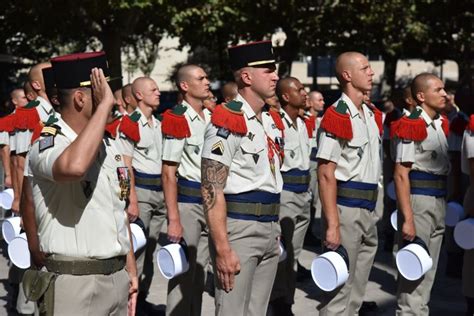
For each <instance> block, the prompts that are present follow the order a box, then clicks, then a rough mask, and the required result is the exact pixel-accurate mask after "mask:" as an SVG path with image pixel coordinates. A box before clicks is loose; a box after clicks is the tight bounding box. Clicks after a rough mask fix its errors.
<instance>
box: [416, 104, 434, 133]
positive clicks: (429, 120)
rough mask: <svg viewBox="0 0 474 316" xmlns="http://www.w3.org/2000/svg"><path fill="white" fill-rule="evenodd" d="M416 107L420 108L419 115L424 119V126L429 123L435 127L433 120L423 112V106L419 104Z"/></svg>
mask: <svg viewBox="0 0 474 316" xmlns="http://www.w3.org/2000/svg"><path fill="white" fill-rule="evenodd" d="M416 108H417V109H420V110H421V114H420V116H421V118H422V119H423V120H424V121H425V123H426V126H429V125H431V126H433V127H434V128H435V129H436V126H435V124H434V120H432V119H431V117H430V116H429V115H428V114H427V113H426V112H425V110H423V108H422V107H421V106H417V107H416Z"/></svg>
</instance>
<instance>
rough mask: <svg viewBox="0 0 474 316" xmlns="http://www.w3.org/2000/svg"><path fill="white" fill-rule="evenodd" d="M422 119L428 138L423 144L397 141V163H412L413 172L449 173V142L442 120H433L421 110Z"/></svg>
mask: <svg viewBox="0 0 474 316" xmlns="http://www.w3.org/2000/svg"><path fill="white" fill-rule="evenodd" d="M417 109H421V110H422V112H421V115H420V117H421V118H422V119H423V120H424V121H425V123H426V126H427V127H426V128H427V132H428V137H426V139H425V140H423V141H421V142H414V141H410V140H403V139H395V143H396V156H395V162H399V163H402V162H411V163H413V165H412V170H416V171H423V172H428V173H432V174H437V175H447V174H448V172H449V157H448V141H447V139H446V136H445V134H444V132H443V128H442V127H441V124H442V123H441V118H438V119H435V120H432V119H431V118H430V117H429V116H428V114H426V112H425V111H424V110H423V109H422V108H421V107H417Z"/></svg>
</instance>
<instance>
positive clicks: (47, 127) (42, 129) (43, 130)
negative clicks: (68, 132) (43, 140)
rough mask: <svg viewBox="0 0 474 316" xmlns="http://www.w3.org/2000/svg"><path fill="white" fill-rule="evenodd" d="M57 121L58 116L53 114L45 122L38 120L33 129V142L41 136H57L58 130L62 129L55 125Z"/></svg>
mask: <svg viewBox="0 0 474 316" xmlns="http://www.w3.org/2000/svg"><path fill="white" fill-rule="evenodd" d="M57 121H58V118H57V117H56V116H54V114H53V115H51V116H50V117H48V120H47V121H46V122H45V123H43V122H41V121H40V122H38V124H37V125H36V127H35V128H34V130H33V135H32V136H31V144H33V143H34V142H35V141H36V140H37V139H39V138H40V136H56V134H57V133H58V131H60V130H61V127H59V126H58V125H55V123H56V122H57Z"/></svg>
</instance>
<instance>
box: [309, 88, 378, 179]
mask: <svg viewBox="0 0 474 316" xmlns="http://www.w3.org/2000/svg"><path fill="white" fill-rule="evenodd" d="M341 99H342V100H344V101H345V102H346V103H347V106H348V109H349V110H348V112H347V113H348V114H349V116H350V120H351V124H352V134H353V138H352V139H351V140H349V141H347V140H344V139H339V138H337V137H335V136H334V135H332V134H330V133H328V132H326V131H325V130H323V129H321V135H320V136H319V140H318V153H317V155H316V157H317V158H318V159H324V160H329V161H332V162H334V163H336V164H337V167H336V172H335V176H336V179H337V180H339V181H349V180H350V181H357V182H364V183H372V184H374V183H378V181H379V177H380V172H381V162H380V146H381V145H380V144H381V137H380V133H379V129H378V127H377V123H376V122H375V114H374V113H373V112H372V110H371V109H369V107H367V105H365V104H363V105H362V110H363V113H364V117H365V120H364V118H363V117H362V116H361V115H360V113H359V110H358V109H357V108H356V106H355V105H354V103H353V102H352V100H351V99H349V97H348V96H347V95H345V94H344V93H343V94H342V96H341V98H340V99H339V100H341ZM339 100H338V101H336V103H335V104H334V105H333V106H336V105H337V103H338V102H339Z"/></svg>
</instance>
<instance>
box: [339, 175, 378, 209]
mask: <svg viewBox="0 0 474 316" xmlns="http://www.w3.org/2000/svg"><path fill="white" fill-rule="evenodd" d="M377 194H378V190H377V184H376V183H365V182H357V181H346V182H344V181H338V182H337V204H340V205H344V206H347V207H357V208H365V209H367V210H369V211H373V210H374V209H375V205H376V203H377Z"/></svg>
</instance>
